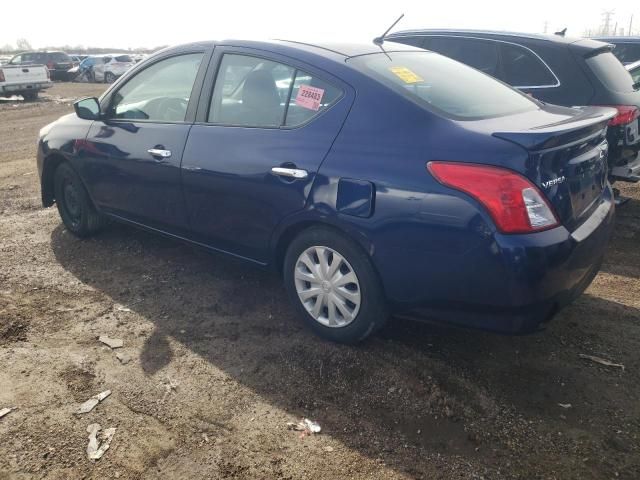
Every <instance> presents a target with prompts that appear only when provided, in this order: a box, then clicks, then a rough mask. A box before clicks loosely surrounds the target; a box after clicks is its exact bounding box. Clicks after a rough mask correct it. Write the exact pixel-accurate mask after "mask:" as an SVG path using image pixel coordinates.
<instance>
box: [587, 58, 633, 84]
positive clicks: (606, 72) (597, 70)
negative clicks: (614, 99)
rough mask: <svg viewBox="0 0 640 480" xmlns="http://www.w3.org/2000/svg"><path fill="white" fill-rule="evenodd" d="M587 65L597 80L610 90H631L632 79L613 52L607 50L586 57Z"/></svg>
mask: <svg viewBox="0 0 640 480" xmlns="http://www.w3.org/2000/svg"><path fill="white" fill-rule="evenodd" d="M585 61H586V62H587V65H588V66H589V68H590V69H591V71H592V72H593V73H594V75H595V76H596V77H598V80H600V81H601V82H602V84H603V85H604V86H605V87H606V88H607V89H608V90H611V91H614V92H621V93H629V92H633V79H632V78H631V75H629V72H627V70H626V69H625V68H624V67H623V66H622V64H621V63H620V60H618V59H617V58H616V57H615V56H614V55H613V53H611V52H609V51H607V52H603V53H599V54H598V55H595V56H592V57H588V58H587V59H586V60H585Z"/></svg>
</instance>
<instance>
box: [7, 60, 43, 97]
mask: <svg viewBox="0 0 640 480" xmlns="http://www.w3.org/2000/svg"><path fill="white" fill-rule="evenodd" d="M51 85H52V83H51V80H50V79H49V70H48V69H47V67H46V66H45V65H0V97H11V96H12V95H22V97H23V98H24V99H25V100H35V99H36V98H38V92H40V90H42V89H44V88H49V87H50V86H51Z"/></svg>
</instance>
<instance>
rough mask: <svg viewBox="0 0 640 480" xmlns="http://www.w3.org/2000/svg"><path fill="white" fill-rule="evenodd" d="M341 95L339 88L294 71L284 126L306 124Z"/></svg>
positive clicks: (299, 71) (300, 71)
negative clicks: (294, 75)
mask: <svg viewBox="0 0 640 480" xmlns="http://www.w3.org/2000/svg"><path fill="white" fill-rule="evenodd" d="M341 95H342V90H340V89H339V88H336V87H334V86H333V85H331V84H329V83H327V82H325V81H324V80H322V79H319V78H317V77H314V76H312V75H311V74H309V73H306V72H303V71H302V70H296V78H295V81H294V82H293V89H292V91H291V97H290V98H291V99H290V100H289V107H288V109H287V118H286V121H285V125H286V126H288V127H295V126H298V125H302V124H303V123H306V122H308V121H309V120H311V119H312V118H313V117H315V116H316V115H317V114H318V113H319V112H321V111H322V110H325V109H327V108H328V107H329V106H331V105H333V104H334V103H335V102H336V101H337V100H338V99H339V98H340V96H341Z"/></svg>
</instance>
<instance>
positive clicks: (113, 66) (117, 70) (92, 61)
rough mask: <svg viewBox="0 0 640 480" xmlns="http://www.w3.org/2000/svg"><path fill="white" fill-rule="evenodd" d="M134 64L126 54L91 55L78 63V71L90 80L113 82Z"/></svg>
mask: <svg viewBox="0 0 640 480" xmlns="http://www.w3.org/2000/svg"><path fill="white" fill-rule="evenodd" d="M135 64H136V62H135V61H134V60H133V58H131V56H129V55H127V54H122V53H114V54H107V55H91V56H89V57H87V58H85V59H84V60H83V61H82V62H81V63H80V66H79V69H78V72H79V75H84V76H85V77H86V78H87V80H88V81H91V82H105V83H113V82H114V81H115V80H116V79H117V78H118V77H120V76H122V75H123V74H124V73H125V72H126V71H127V70H129V69H130V68H131V67H133V66H134V65H135Z"/></svg>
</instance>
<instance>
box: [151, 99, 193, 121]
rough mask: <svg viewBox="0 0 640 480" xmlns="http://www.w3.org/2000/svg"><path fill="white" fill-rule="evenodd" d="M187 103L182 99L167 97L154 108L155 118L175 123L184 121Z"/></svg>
mask: <svg viewBox="0 0 640 480" xmlns="http://www.w3.org/2000/svg"><path fill="white" fill-rule="evenodd" d="M188 105H189V102H188V101H187V100H185V99H184V98H175V97H167V98H163V99H161V100H160V101H159V102H158V103H157V105H156V106H155V110H156V113H157V115H156V117H157V118H158V119H159V120H165V121H168V122H175V121H179V120H184V116H185V114H186V113H187V106H188Z"/></svg>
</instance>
